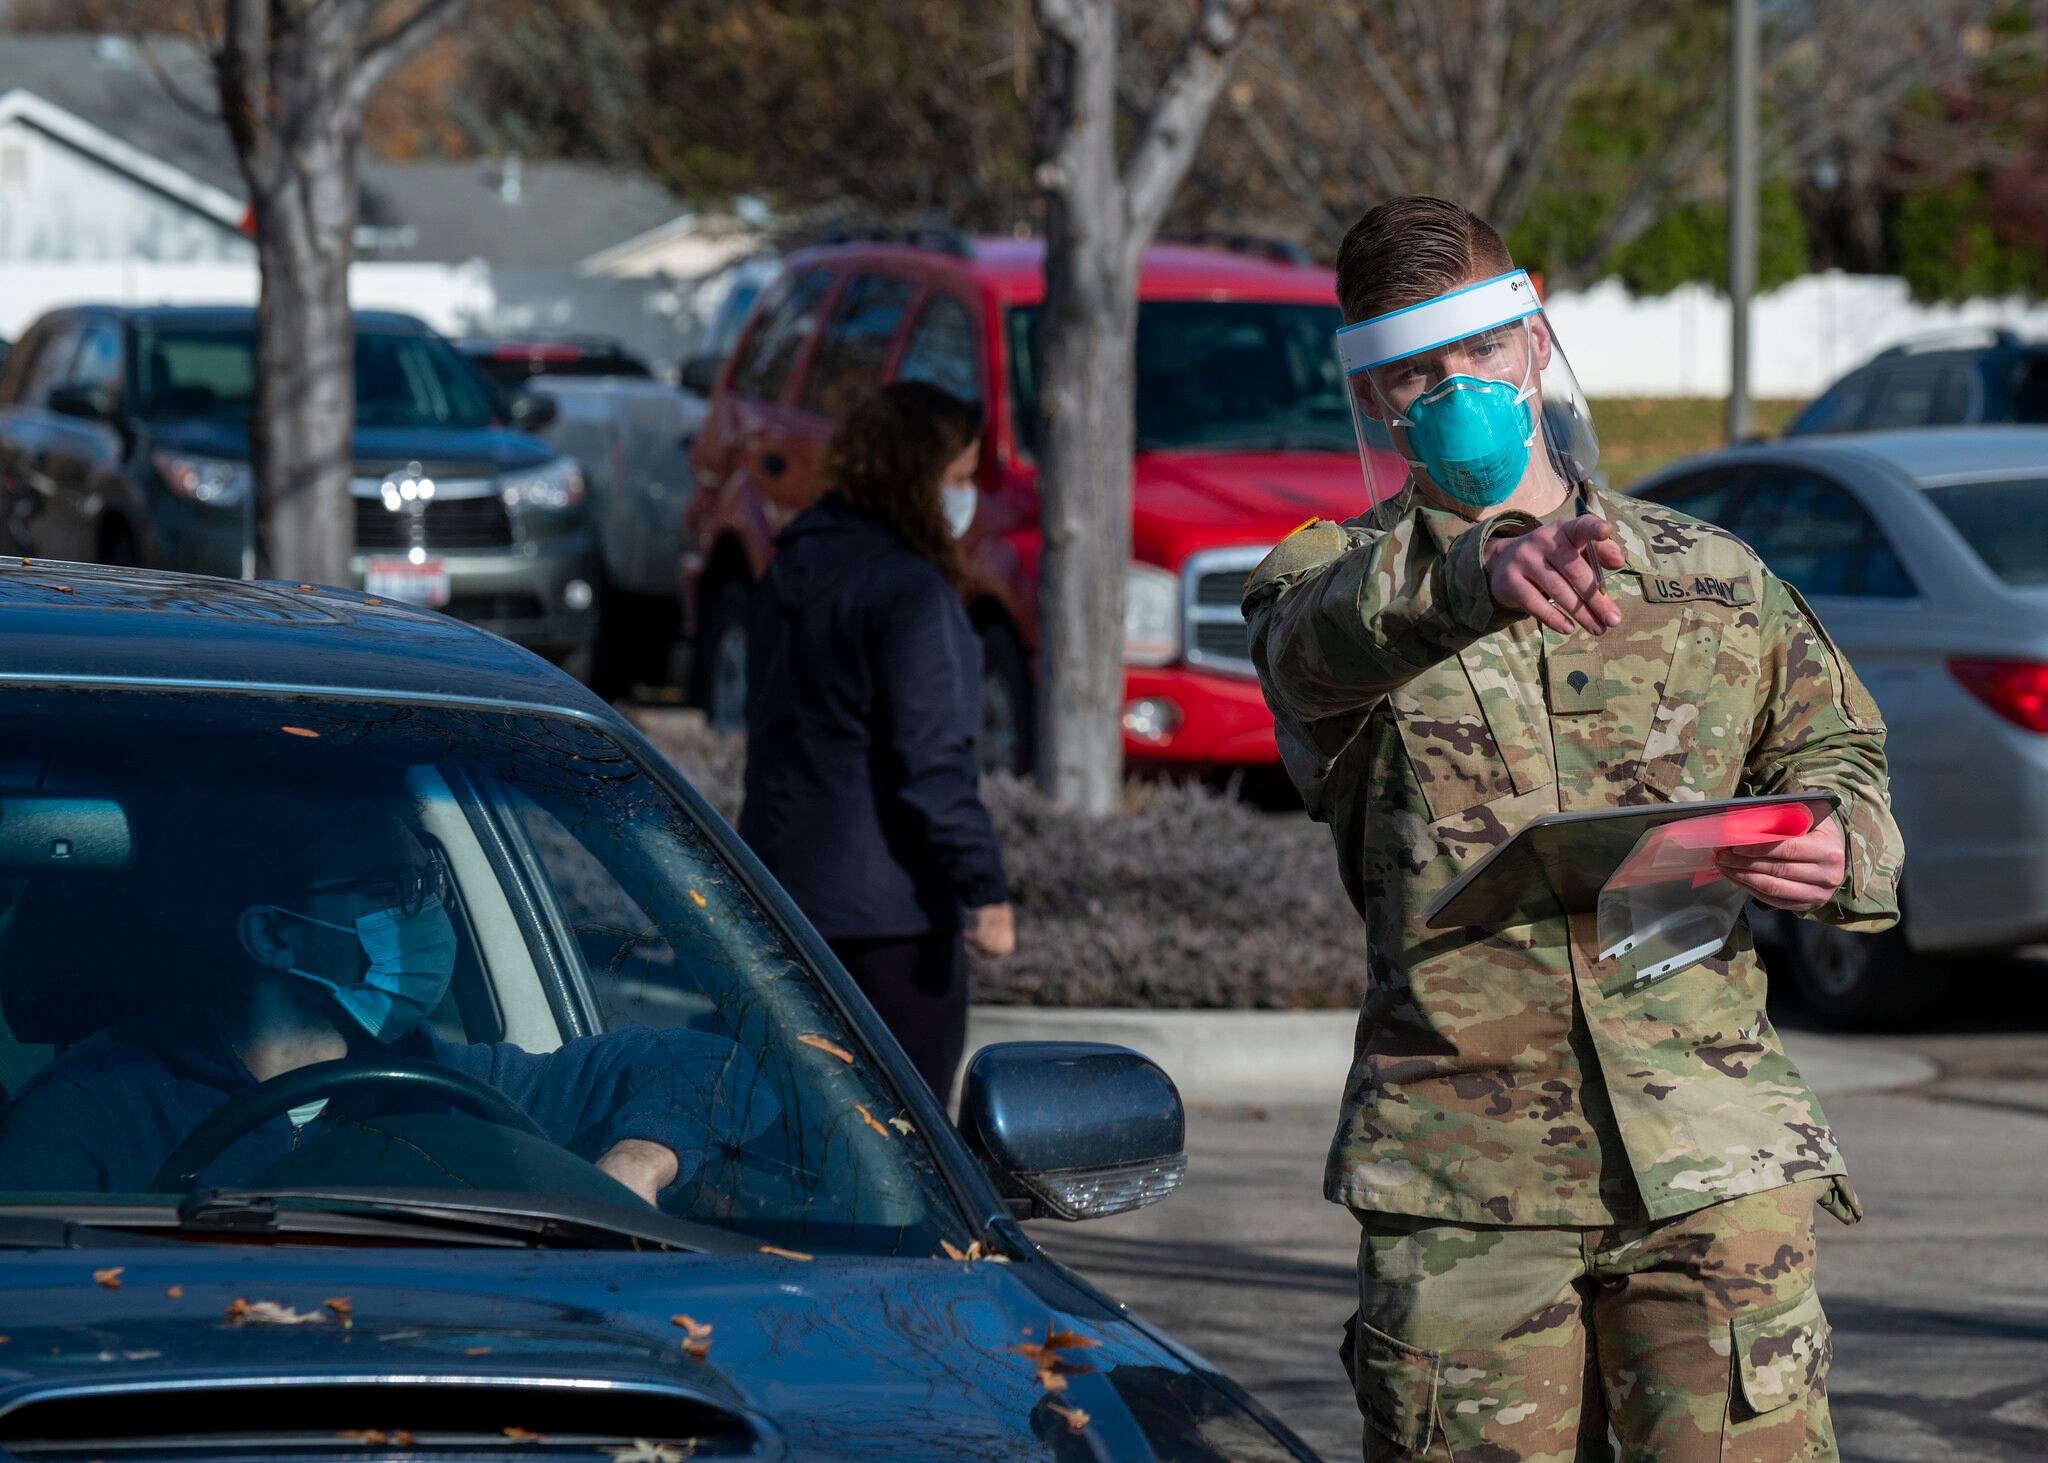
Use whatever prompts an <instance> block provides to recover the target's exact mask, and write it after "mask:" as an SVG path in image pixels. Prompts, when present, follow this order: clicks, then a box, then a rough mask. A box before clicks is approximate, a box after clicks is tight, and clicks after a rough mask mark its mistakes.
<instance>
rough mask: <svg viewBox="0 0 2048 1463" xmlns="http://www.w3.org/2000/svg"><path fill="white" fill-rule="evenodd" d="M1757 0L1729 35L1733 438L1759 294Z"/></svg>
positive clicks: (1743, 399)
mask: <svg viewBox="0 0 2048 1463" xmlns="http://www.w3.org/2000/svg"><path fill="white" fill-rule="evenodd" d="M1756 9H1757V0H1733V4H1732V5H1731V6H1730V7H1729V16H1728V23H1729V36H1728V327H1729V328H1728V344H1729V358H1728V440H1729V441H1730V442H1740V441H1741V440H1742V439H1743V438H1744V437H1747V436H1748V435H1749V433H1750V413H1749V298H1750V296H1751V295H1753V294H1755V293H1756V195H1757V183H1756V167H1757V160H1756V71H1757V18H1756Z"/></svg>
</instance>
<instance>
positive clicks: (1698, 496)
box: [1643, 467, 1740, 528]
mask: <svg viewBox="0 0 2048 1463" xmlns="http://www.w3.org/2000/svg"><path fill="white" fill-rule="evenodd" d="M1739 482H1740V479H1739V477H1738V476H1737V474H1736V471H1735V469H1734V468H1732V467H1715V468H1709V469H1707V470H1706V471H1705V472H1696V473H1692V474H1690V475H1688V476H1686V477H1681V478H1677V479H1674V480H1673V481H1671V482H1667V483H1659V484H1658V485H1657V486H1656V487H1654V488H1650V489H1648V490H1647V491H1645V492H1644V493H1643V497H1644V498H1646V499H1648V500H1649V501H1650V502H1652V503H1661V504H1663V505H1664V506H1665V507H1667V508H1676V509H1677V510H1678V511H1679V512H1681V513H1690V514H1691V515H1692V516H1693V517H1694V518H1701V519H1705V520H1706V521H1707V522H1708V523H1717V524H1719V525H1720V526H1721V527H1723V528H1728V527H1729V526H1730V524H1731V522H1732V520H1733V518H1734V508H1735V490H1736V488H1737V486H1738V485H1739Z"/></svg>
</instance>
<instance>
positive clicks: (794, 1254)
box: [761, 1245, 815, 1260]
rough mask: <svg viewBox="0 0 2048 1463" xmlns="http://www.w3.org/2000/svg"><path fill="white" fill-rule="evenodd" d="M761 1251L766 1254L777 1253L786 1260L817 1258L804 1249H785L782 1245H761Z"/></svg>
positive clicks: (776, 1254)
mask: <svg viewBox="0 0 2048 1463" xmlns="http://www.w3.org/2000/svg"><path fill="white" fill-rule="evenodd" d="M761 1253H762V1254H764V1255H775V1256H777V1257H779V1258H781V1259H784V1260H809V1259H813V1258H815V1257H814V1256H811V1255H807V1254H805V1253H804V1252H803V1251H802V1250H785V1249H784V1248H782V1246H780V1245H763V1246H761Z"/></svg>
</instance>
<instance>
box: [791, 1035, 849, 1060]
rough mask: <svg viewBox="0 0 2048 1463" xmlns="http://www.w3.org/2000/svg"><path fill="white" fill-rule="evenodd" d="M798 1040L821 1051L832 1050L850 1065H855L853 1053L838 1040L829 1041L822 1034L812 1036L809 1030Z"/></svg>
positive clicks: (831, 1051) (834, 1054) (832, 1052)
mask: <svg viewBox="0 0 2048 1463" xmlns="http://www.w3.org/2000/svg"><path fill="white" fill-rule="evenodd" d="M797 1040H798V1041H799V1042H801V1043H803V1044H804V1045H805V1046H814V1047H816V1048H817V1049H818V1050H819V1051H821V1052H830V1053H831V1054H832V1055H833V1056H835V1057H837V1058H839V1060H840V1061H842V1062H844V1063H846V1065H847V1066H849V1067H850V1066H852V1065H853V1053H852V1052H850V1051H848V1050H847V1049H846V1048H845V1047H843V1046H840V1045H838V1044H837V1043H836V1042H830V1041H827V1040H825V1038H824V1037H822V1036H812V1035H811V1034H810V1033H809V1032H805V1033H804V1034H803V1035H802V1036H799V1037H798V1038H797Z"/></svg>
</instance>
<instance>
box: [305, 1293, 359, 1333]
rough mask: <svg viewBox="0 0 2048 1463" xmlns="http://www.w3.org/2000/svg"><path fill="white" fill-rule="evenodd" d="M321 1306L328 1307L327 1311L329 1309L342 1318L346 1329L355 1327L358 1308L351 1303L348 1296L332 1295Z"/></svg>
mask: <svg viewBox="0 0 2048 1463" xmlns="http://www.w3.org/2000/svg"><path fill="white" fill-rule="evenodd" d="M321 1304H322V1305H324V1306H326V1307H327V1309H329V1310H330V1311H333V1312H334V1314H336V1315H337V1316H340V1317H341V1324H342V1326H343V1328H344V1329H346V1328H347V1327H350V1326H353V1325H355V1323H356V1320H355V1316H356V1308H355V1307H354V1306H353V1305H351V1304H350V1303H349V1298H348V1297H347V1296H345V1295H331V1296H329V1297H328V1298H327V1299H326V1300H324V1301H322V1302H321ZM314 1319H315V1320H317V1319H319V1318H318V1317H317V1316H316V1317H315V1318H314Z"/></svg>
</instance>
